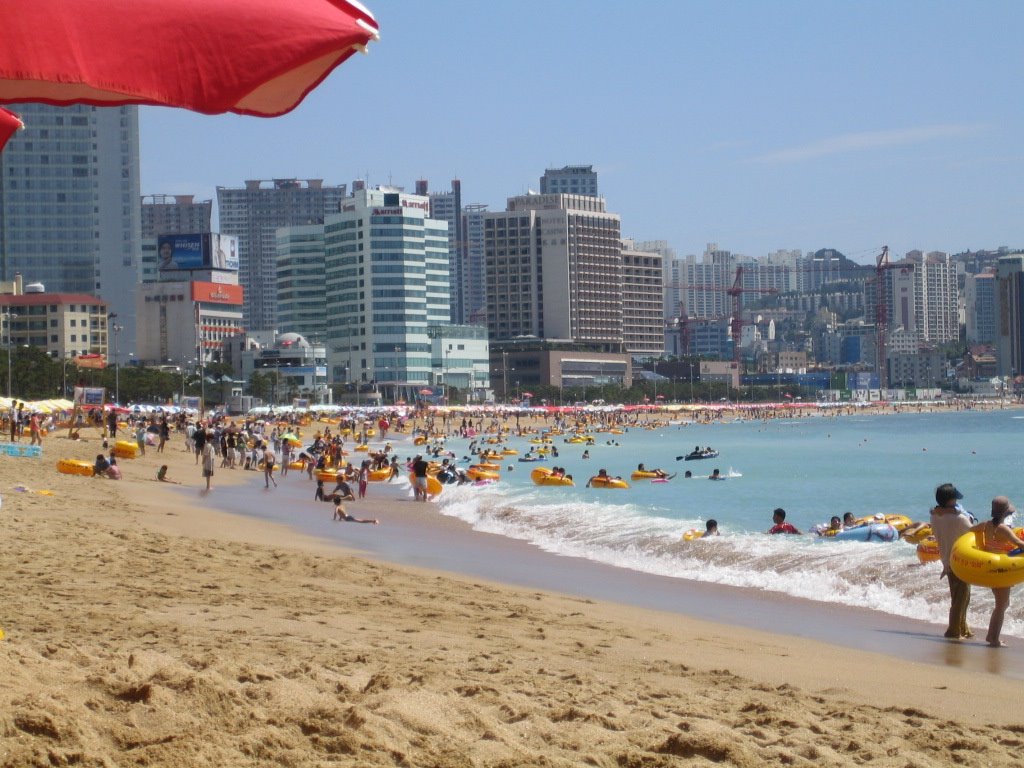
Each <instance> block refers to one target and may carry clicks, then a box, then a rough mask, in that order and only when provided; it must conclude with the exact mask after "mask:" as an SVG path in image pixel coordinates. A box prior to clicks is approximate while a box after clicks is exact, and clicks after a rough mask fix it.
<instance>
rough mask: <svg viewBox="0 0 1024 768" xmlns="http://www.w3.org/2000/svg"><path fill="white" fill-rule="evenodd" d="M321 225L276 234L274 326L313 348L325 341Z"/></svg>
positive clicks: (322, 236)
mask: <svg viewBox="0 0 1024 768" xmlns="http://www.w3.org/2000/svg"><path fill="white" fill-rule="evenodd" d="M325 258H326V251H325V249H324V225H322V224H307V225H305V226H301V227H281V228H280V229H278V230H277V273H276V275H277V278H276V279H277V324H278V326H279V328H280V330H281V332H282V333H298V334H300V335H301V336H304V337H305V338H306V339H308V340H310V341H311V342H313V343H314V344H322V343H324V342H326V340H327V268H326V263H325Z"/></svg>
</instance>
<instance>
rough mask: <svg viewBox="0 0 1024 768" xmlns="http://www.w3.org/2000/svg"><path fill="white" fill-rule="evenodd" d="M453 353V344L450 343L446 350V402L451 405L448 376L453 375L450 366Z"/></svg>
mask: <svg viewBox="0 0 1024 768" xmlns="http://www.w3.org/2000/svg"><path fill="white" fill-rule="evenodd" d="M451 354H452V345H451V344H449V345H448V349H446V350H445V351H444V404H445V405H450V404H451V398H450V397H449V393H450V392H451V384H450V383H449V381H448V377H449V376H450V375H451V369H450V367H449V362H450V361H449V358H450V355H451Z"/></svg>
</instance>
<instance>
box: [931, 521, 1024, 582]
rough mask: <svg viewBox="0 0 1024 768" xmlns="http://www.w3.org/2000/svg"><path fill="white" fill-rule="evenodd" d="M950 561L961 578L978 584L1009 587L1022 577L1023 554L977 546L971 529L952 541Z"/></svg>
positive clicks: (1023, 569) (1021, 579) (1023, 568)
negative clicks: (988, 549)
mask: <svg viewBox="0 0 1024 768" xmlns="http://www.w3.org/2000/svg"><path fill="white" fill-rule="evenodd" d="M949 565H950V567H951V568H952V569H953V573H955V574H956V575H957V576H959V577H960V578H961V579H963V580H964V581H966V582H967V583H968V584H975V585H977V586H979V587H990V588H991V587H1012V586H1013V585H1015V584H1020V583H1021V582H1022V581H1024V555H1016V556H1011V555H1009V554H1007V553H1006V552H998V553H997V552H988V551H986V550H984V549H979V548H978V543H977V539H976V536H975V534H974V533H972V532H968V533H965V534H964V535H963V536H961V537H960V538H959V539H957V540H956V542H955V543H954V544H953V552H952V554H950V556H949Z"/></svg>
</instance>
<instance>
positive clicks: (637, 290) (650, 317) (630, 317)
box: [622, 240, 665, 357]
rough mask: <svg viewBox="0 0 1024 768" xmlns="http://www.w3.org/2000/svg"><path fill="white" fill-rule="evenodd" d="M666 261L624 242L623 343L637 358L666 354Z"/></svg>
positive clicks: (658, 254) (626, 241)
mask: <svg viewBox="0 0 1024 768" xmlns="http://www.w3.org/2000/svg"><path fill="white" fill-rule="evenodd" d="M664 285H665V274H664V261H663V259H662V257H661V254H660V253H654V252H652V251H643V250H641V249H640V248H638V247H637V246H636V245H634V243H633V241H632V240H623V241H622V339H623V342H624V345H625V351H626V352H629V353H631V354H632V355H634V356H637V357H661V355H662V354H663V353H664V351H665V318H664V296H663V293H662V291H663V289H664Z"/></svg>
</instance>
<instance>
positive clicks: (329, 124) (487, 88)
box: [142, 0, 1024, 262]
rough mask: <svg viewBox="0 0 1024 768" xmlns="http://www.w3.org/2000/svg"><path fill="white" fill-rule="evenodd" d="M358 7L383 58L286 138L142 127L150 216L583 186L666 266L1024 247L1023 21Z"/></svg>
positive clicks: (765, 7)
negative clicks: (260, 190) (338, 199)
mask: <svg viewBox="0 0 1024 768" xmlns="http://www.w3.org/2000/svg"><path fill="white" fill-rule="evenodd" d="M364 2H365V4H366V5H367V6H368V7H369V9H370V10H371V11H372V12H373V13H374V15H375V16H376V17H377V20H378V22H379V23H380V28H381V39H380V41H378V42H376V43H373V44H371V46H370V49H369V54H368V55H366V56H363V55H356V56H355V57H353V58H352V59H350V60H349V61H348V62H347V63H345V64H344V65H342V66H341V67H340V68H339V69H337V70H335V72H334V73H333V74H332V75H331V76H330V77H329V78H328V79H327V80H326V81H325V82H324V83H323V84H322V85H321V86H320V87H319V88H318V89H316V90H315V91H313V92H312V93H311V94H310V95H309V96H308V97H307V99H306V100H305V101H304V102H303V103H302V104H301V105H300V106H299V107H298V108H297V109H296V110H295V111H294V112H292V113H291V114H289V115H286V116H284V117H280V118H274V119H270V120H267V119H261V118H252V117H234V116H232V117H208V116H202V115H195V114H191V113H187V112H184V111H180V110H170V109H158V108H144V109H143V110H142V190H143V193H144V194H156V193H166V194H185V193H188V194H197V195H199V196H200V198H204V199H205V198H213V199H215V187H216V186H218V185H222V186H241V184H242V182H243V181H244V180H245V179H249V178H261V179H269V178H274V177H279V178H280V177H285V178H290V177H299V178H323V179H324V180H325V182H326V183H329V184H340V183H348V184H350V183H351V181H352V180H353V179H356V178H365V179H367V180H368V181H369V183H370V184H371V185H375V184H389V183H390V184H395V185H398V186H404V187H405V188H406V189H407V190H410V191H411V190H412V188H413V186H414V183H415V180H416V179H420V178H425V179H429V181H430V187H431V189H433V190H445V189H448V187H449V181H450V180H451V179H453V178H459V179H461V180H462V190H463V203H464V204H468V203H487V204H488V205H489V206H490V207H491V209H492V210H503V209H504V207H505V199H506V198H507V197H509V196H511V195H516V194H522V193H525V192H526V191H527V189H529V188H533V189H537V187H538V179H539V177H540V175H541V174H542V173H543V171H544V169H545V168H548V167H561V166H563V165H593V166H594V167H595V169H596V170H597V171H598V174H599V177H598V182H599V185H600V191H601V194H602V195H603V196H604V197H605V198H606V200H607V204H608V208H609V210H611V211H614V212H616V213H619V214H620V215H621V216H622V233H623V236H625V237H633V238H636V239H638V240H648V239H664V240H667V241H669V244H670V245H671V246H672V247H673V248H674V249H675V250H676V252H677V253H678V254H679V255H680V256H682V255H685V254H688V253H698V254H699V253H701V252H702V251H703V250H704V247H705V244H706V243H708V242H716V243H718V244H719V246H720V247H721V248H724V249H727V250H731V251H733V252H737V253H742V254H746V255H750V256H763V255H765V254H767V253H768V252H770V251H773V250H776V249H779V248H799V249H802V250H813V249H817V248H824V247H834V248H838V249H839V250H841V251H843V252H844V253H846V254H847V255H848V256H850V257H851V258H854V259H855V260H857V261H862V262H863V261H868V260H870V259H872V258H873V257H874V256H875V255H876V254H877V253H878V250H879V248H880V247H881V246H882V245H883V244H887V245H889V246H890V248H891V250H892V252H893V254H894V255H901V254H902V253H904V252H905V251H907V250H910V249H912V248H920V249H923V250H943V251H947V252H958V251H961V250H965V249H981V248H996V247H998V246H1000V245H1009V246H1024V237H1022V236H1021V224H1022V221H1024V217H1022V211H1024V205H1022V203H1024V185H1022V183H1021V181H1020V180H1019V179H1018V177H1022V178H1024V174H1022V170H1024V151H1022V149H1021V140H1022V137H1024V119H1022V110H1024V100H1022V98H1021V97H1022V82H1024V67H1022V63H1024V45H1022V43H1021V40H1020V34H1021V31H1022V29H1024V23H1022V22H1024V3H1021V2H1018V1H1017V0H1013V1H1010V0H1007V1H1006V2H977V1H974V2H944V1H942V0H933V1H932V2H916V1H914V0H899V1H898V2H891V0H889V1H887V2H875V1H873V0H869V1H859V2H852V1H851V2H827V1H825V0H813V1H808V2H786V1H785V0H782V1H781V2H768V1H767V0H762V1H760V2H723V1H721V0H717V1H713V2H712V1H708V2H683V1H672V0H664V1H663V2H641V1H639V0H637V1H636V2H630V3H623V2H617V3H612V2H610V1H608V0H594V1H593V2H583V1H582V0H562V1H559V0H543V1H541V0H519V1H518V2H514V3H507V2H506V3H499V2H491V1H490V0H479V1H478V2H469V0H465V1H463V2H456V1H455V0H430V1H429V2H428V1H427V0H364ZM1015 179H1017V180H1016V181H1015Z"/></svg>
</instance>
